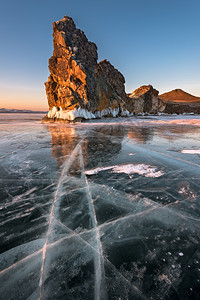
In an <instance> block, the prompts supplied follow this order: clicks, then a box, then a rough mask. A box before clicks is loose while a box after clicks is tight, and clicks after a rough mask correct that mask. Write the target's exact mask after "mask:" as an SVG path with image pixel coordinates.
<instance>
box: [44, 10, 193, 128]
mask: <svg viewBox="0 0 200 300" xmlns="http://www.w3.org/2000/svg"><path fill="white" fill-rule="evenodd" d="M53 46H54V51H53V56H52V57H51V58H50V59H49V71H50V76H49V78H48V81H47V82H46V83H45V86H46V94H47V99H48V104H49V112H48V114H47V116H46V117H44V118H43V122H65V121H74V120H80V119H93V118H101V117H103V116H109V117H117V116H132V115H134V114H143V113H150V114H156V113H164V112H169V113H172V112H173V108H174V106H173V105H171V104H170V103H167V101H165V99H162V98H159V96H158V94H159V92H158V91H157V90H155V89H154V88H153V87H152V86H151V85H147V86H142V87H140V88H139V89H137V90H135V91H134V92H133V93H132V94H126V92H125V79H124V76H123V75H122V74H121V73H120V72H119V71H118V70H117V69H115V68H114V67H113V66H112V64H111V63H110V62H109V61H107V60H106V59H105V60H103V61H100V62H99V63H98V61H97V60H98V53H97V46H96V45H95V44H94V43H92V42H90V41H88V39H87V37H86V36H85V34H84V32H83V31H82V30H80V29H77V28H76V26H75V24H74V21H73V20H72V18H70V17H68V16H64V18H63V19H62V20H60V21H57V22H53ZM190 112H191V111H190Z"/></svg>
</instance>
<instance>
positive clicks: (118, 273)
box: [0, 115, 200, 300]
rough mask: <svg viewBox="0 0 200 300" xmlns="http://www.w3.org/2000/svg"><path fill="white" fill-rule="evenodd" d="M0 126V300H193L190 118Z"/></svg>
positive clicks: (196, 163)
mask: <svg viewBox="0 0 200 300" xmlns="http://www.w3.org/2000/svg"><path fill="white" fill-rule="evenodd" d="M0 118H1V119H0V136H1V139H0V141H1V145H0V146H1V147H0V162H1V168H0V179H1V180H0V184H1V194H0V195H1V202H0V216H1V217H0V224H1V227H0V238H1V242H0V243H1V247H0V250H1V255H0V299H8V300H9V299H87V300H88V299H89V300H90V299H95V300H96V299H100V300H104V299H199V293H200V250H199V242H200V235H199V232H200V205H199V204H200V195H199V184H200V156H199V152H198V151H199V150H198V149H200V120H199V119H200V118H199V117H197V116H171V117H169V116H156V117H152V116H148V117H140V118H139V117H135V118H134V117H131V118H128V119H127V118H117V119H115V121H113V119H102V120H93V121H90V122H88V123H83V124H76V125H75V124H74V125H70V124H63V125H59V124H56V125H55V124H51V125H42V124H40V123H39V122H38V120H39V116H38V115H37V116H35V117H34V116H31V119H29V120H28V117H27V115H25V116H24V117H23V115H20V116H19V115H15V116H12V115H7V118H6V115H3V116H2V117H1V116H0ZM40 118H42V116H40Z"/></svg>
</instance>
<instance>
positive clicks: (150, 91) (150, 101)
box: [127, 85, 166, 114]
mask: <svg viewBox="0 0 200 300" xmlns="http://www.w3.org/2000/svg"><path fill="white" fill-rule="evenodd" d="M158 94H159V92H158V91H157V90H156V89H154V88H153V87H152V85H143V86H141V87H139V88H138V89H136V90H135V91H133V92H132V94H129V101H128V103H127V109H128V110H129V111H130V112H131V113H132V112H134V113H135V114H143V113H150V114H155V113H158V112H163V111H164V110H165V106H166V105H165V103H164V102H163V101H162V100H161V99H159V98H158Z"/></svg>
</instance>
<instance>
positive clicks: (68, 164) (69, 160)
mask: <svg viewBox="0 0 200 300" xmlns="http://www.w3.org/2000/svg"><path fill="white" fill-rule="evenodd" d="M81 143H82V140H81V141H80V142H79V143H78V145H76V147H75V148H74V150H73V151H72V152H71V154H70V155H69V157H67V159H66V160H65V162H64V163H63V169H62V172H61V174H60V178H59V180H58V184H57V188H56V192H55V196H54V199H53V203H52V206H51V210H50V215H49V222H48V230H47V235H46V241H45V244H44V246H43V250H42V267H41V275H40V281H39V287H40V292H39V299H42V285H43V280H44V267H45V259H46V251H47V244H48V239H49V235H50V232H51V224H52V220H53V215H54V211H55V205H56V202H57V201H58V199H59V192H60V189H61V187H62V183H63V178H64V175H65V173H68V171H69V169H70V167H71V165H72V163H73V161H74V159H75V158H76V156H77V155H78V153H79V149H80V145H81Z"/></svg>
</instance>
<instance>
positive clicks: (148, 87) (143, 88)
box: [129, 84, 159, 98]
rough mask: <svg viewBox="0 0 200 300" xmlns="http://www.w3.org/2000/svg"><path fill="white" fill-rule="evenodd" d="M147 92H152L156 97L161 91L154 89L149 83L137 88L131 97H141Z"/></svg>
mask: <svg viewBox="0 0 200 300" xmlns="http://www.w3.org/2000/svg"><path fill="white" fill-rule="evenodd" d="M147 93H150V94H152V95H154V96H156V97H157V96H158V94H159V92H158V91H157V90H156V89H154V88H153V86H152V85H150V84H149V85H143V86H141V87H139V88H137V89H136V90H134V91H133V92H132V93H131V94H130V95H129V97H130V98H135V97H141V96H142V95H145V94H147Z"/></svg>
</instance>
